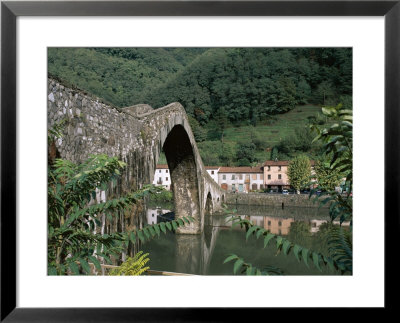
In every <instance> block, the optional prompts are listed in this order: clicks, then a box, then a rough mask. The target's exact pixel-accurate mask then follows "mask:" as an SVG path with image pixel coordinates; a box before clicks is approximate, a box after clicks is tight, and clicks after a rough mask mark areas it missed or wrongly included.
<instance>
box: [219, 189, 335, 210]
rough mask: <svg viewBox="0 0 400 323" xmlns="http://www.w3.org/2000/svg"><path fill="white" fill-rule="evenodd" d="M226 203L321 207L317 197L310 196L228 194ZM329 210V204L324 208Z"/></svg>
mask: <svg viewBox="0 0 400 323" xmlns="http://www.w3.org/2000/svg"><path fill="white" fill-rule="evenodd" d="M226 203H227V204H233V205H236V204H238V205H262V206H273V207H280V208H282V207H308V208H310V207H320V203H319V202H318V201H316V200H315V197H314V196H313V197H312V198H309V196H308V194H289V195H284V194H269V193H228V194H226ZM322 207H324V208H328V207H329V204H328V203H327V204H326V205H324V206H322Z"/></svg>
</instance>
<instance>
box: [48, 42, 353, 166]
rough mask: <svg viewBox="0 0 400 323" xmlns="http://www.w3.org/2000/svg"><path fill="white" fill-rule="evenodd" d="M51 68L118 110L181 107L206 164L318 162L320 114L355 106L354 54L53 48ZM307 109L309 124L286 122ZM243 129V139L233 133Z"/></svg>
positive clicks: (305, 120) (339, 50) (316, 50)
mask: <svg viewBox="0 0 400 323" xmlns="http://www.w3.org/2000/svg"><path fill="white" fill-rule="evenodd" d="M48 63H49V65H48V71H49V74H50V75H53V76H56V77H58V78H59V79H62V80H65V81H67V82H68V83H70V84H73V85H75V86H77V87H78V88H81V89H83V90H86V91H88V92H91V93H93V94H95V95H96V96H98V97H101V98H103V99H104V100H105V101H106V102H109V103H112V104H113V105H115V106H118V107H125V106H130V105H134V104H138V103H147V104H150V105H151V106H153V107H154V108H158V107H162V106H164V105H166V104H168V103H171V102H180V103H181V104H182V105H183V106H184V107H185V109H186V112H187V113H188V115H189V119H190V122H191V126H192V129H193V132H194V134H195V137H196V140H197V141H198V143H199V148H200V152H201V153H202V156H203V158H204V159H205V163H206V164H211V163H212V164H215V163H219V164H236V165H248V164H254V163H257V162H259V161H262V160H265V159H266V158H271V156H272V155H271V153H272V152H273V151H274V156H273V157H274V158H281V159H284V158H290V157H292V156H293V155H295V154H296V153H297V152H305V153H308V154H309V155H310V156H311V157H313V156H315V155H318V149H316V148H315V147H312V145H311V140H310V138H311V139H312V135H311V134H310V133H308V132H307V130H305V128H307V124H308V123H310V122H312V121H313V120H314V121H315V122H323V120H321V118H320V117H319V116H318V113H317V112H318V109H319V108H318V107H319V106H322V105H336V104H338V103H343V104H344V105H345V106H346V107H348V108H351V106H352V103H351V102H352V50H351V49H350V48H49V50H48ZM299 106H300V107H301V106H305V107H307V108H304V109H303V110H304V111H305V114H304V115H302V117H303V119H299V120H298V121H299V122H295V123H288V122H287V121H284V120H289V119H290V120H291V119H293V117H290V118H289V119H288V118H287V117H286V115H287V113H288V112H289V111H298V112H302V111H303V110H302V109H301V108H296V107H299ZM295 108H296V109H297V110H296V109H295ZM309 112H310V113H309ZM311 112H312V113H311ZM297 117H300V114H297ZM318 118H319V119H318ZM294 119H296V117H294ZM290 122H291V121H290ZM274 124H277V125H279V126H277V128H276V129H274V130H273V131H275V132H273V133H272V132H270V130H271V129H272V128H271V126H273V125H274ZM288 124H290V125H289V126H288ZM267 126H268V127H267ZM233 127H235V128H233ZM244 127H250V128H244ZM239 128H240V129H242V130H243V129H247V130H246V131H245V132H242V134H243V136H242V137H243V138H238V136H237V135H236V134H237V133H238V131H236V130H230V129H239ZM295 128H299V129H295ZM271 131H272V130H271ZM249 133H252V135H251V136H249V135H248V134H249ZM299 138H300V139H299ZM299 140H300V141H304V142H298V141H299ZM216 145H222V146H221V147H220V148H221V151H225V152H226V153H222V155H221V154H219V155H216V154H215V152H214V151H215V149H213V148H210V147H216ZM228 155H229V156H230V157H229V158H227V156H228Z"/></svg>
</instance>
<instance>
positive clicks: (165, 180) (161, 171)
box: [153, 164, 171, 190]
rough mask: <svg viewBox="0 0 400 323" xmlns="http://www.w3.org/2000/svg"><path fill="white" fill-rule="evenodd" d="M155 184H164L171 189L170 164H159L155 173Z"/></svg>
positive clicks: (167, 188)
mask: <svg viewBox="0 0 400 323" xmlns="http://www.w3.org/2000/svg"><path fill="white" fill-rule="evenodd" d="M153 185H156V186H163V187H164V188H165V189H166V190H170V189H171V176H170V173H169V169H168V165H166V164H160V165H157V167H156V172H155V173H154V180H153Z"/></svg>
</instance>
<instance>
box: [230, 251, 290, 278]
mask: <svg viewBox="0 0 400 323" xmlns="http://www.w3.org/2000/svg"><path fill="white" fill-rule="evenodd" d="M232 260H234V261H235V264H234V265H233V273H234V274H236V272H238V271H239V270H240V273H241V274H244V273H245V274H246V275H248V276H251V275H257V276H259V275H265V276H270V275H282V274H283V272H282V270H281V269H280V268H277V267H273V266H264V268H262V269H259V268H257V267H254V266H253V265H252V264H249V263H246V262H245V261H244V260H243V259H242V258H240V257H239V256H237V255H235V254H231V255H229V257H228V258H226V259H225V260H224V264H225V263H227V262H230V261H232Z"/></svg>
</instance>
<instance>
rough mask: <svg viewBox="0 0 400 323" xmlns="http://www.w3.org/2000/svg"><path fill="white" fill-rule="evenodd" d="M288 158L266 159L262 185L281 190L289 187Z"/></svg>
mask: <svg viewBox="0 0 400 323" xmlns="http://www.w3.org/2000/svg"><path fill="white" fill-rule="evenodd" d="M288 166H289V161H288V160H267V161H266V162H265V163H264V187H265V188H268V189H274V190H278V191H281V190H283V189H289V188H290V182H289V178H288V176H287V169H288Z"/></svg>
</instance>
